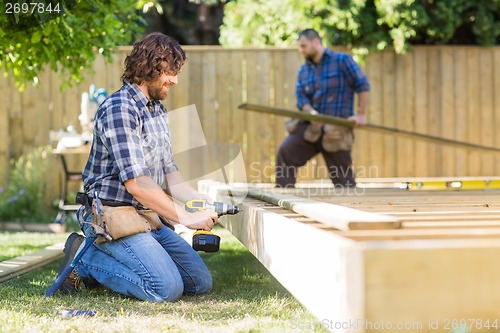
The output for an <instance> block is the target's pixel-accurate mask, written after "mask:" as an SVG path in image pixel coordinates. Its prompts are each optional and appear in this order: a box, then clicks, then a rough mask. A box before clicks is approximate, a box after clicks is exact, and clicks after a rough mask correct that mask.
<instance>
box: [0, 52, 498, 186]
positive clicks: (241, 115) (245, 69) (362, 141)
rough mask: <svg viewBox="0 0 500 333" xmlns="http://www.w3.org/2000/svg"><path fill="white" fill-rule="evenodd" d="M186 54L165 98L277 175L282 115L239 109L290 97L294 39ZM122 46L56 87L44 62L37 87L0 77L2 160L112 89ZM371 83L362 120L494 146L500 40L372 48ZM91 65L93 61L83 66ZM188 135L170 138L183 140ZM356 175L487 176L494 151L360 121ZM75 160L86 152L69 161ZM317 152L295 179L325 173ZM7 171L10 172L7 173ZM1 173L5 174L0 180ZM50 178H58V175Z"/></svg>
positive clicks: (263, 174) (252, 170) (257, 172)
mask: <svg viewBox="0 0 500 333" xmlns="http://www.w3.org/2000/svg"><path fill="white" fill-rule="evenodd" d="M185 49H186V51H187V54H188V58H189V61H188V62H187V63H186V65H185V66H184V68H183V69H182V72H181V74H180V75H179V84H178V86H176V87H175V88H174V89H173V90H172V91H171V92H170V95H169V98H168V99H167V101H166V102H165V104H166V106H167V108H168V109H175V108H179V107H183V106H187V105H190V104H195V105H196V108H197V110H198V113H199V117H200V119H201V122H202V125H203V129H204V134H205V137H206V138H207V141H209V142H210V141H223V142H231V143H235V144H238V145H239V146H240V147H241V151H242V153H243V157H244V161H245V164H246V172H247V178H248V181H249V182H271V181H273V167H274V163H275V155H276V152H277V149H278V147H279V144H280V143H281V141H282V139H283V138H284V137H285V135H286V133H285V130H284V126H283V121H284V120H283V119H282V118H279V117H275V116H272V115H269V116H266V115H264V116H263V115H261V114H254V113H250V112H246V111H241V110H239V109H237V106H238V105H239V104H240V103H243V102H251V103H259V104H266V105H275V106H280V107H287V108H292V109H293V108H294V107H295V102H296V100H295V95H294V90H295V79H296V73H297V69H298V67H299V66H300V64H301V63H302V61H303V60H302V58H301V56H300V55H299V54H298V52H297V50H296V49H295V48H241V49H227V48H222V47H198V46H189V47H186V48H185ZM129 51H130V48H127V47H125V48H121V49H120V50H119V52H118V53H117V54H116V56H115V61H114V62H113V63H112V64H108V63H105V61H104V59H103V58H100V57H99V58H97V60H96V62H95V67H94V73H93V74H89V75H88V77H87V79H86V81H85V82H84V83H82V84H81V85H80V86H78V87H74V88H71V89H68V90H66V91H64V92H61V91H60V89H59V86H60V83H61V79H60V78H59V77H58V76H57V74H55V73H52V72H46V73H44V74H43V75H42V76H41V77H40V85H39V87H38V88H32V87H29V88H28V89H26V90H25V91H24V92H22V93H19V92H18V91H17V89H16V88H15V86H14V84H13V82H12V80H11V79H9V78H7V79H5V78H3V77H2V78H0V166H1V168H2V169H3V170H8V167H9V165H8V160H9V159H10V158H15V157H17V156H19V155H20V154H22V153H23V152H27V151H29V150H30V149H31V148H32V147H34V146H39V145H44V144H47V143H49V131H50V130H55V131H57V130H60V129H64V128H65V127H66V126H67V125H68V124H69V123H70V122H71V123H72V124H74V125H77V129H78V128H79V126H78V124H79V121H78V115H79V113H80V101H81V94H82V92H84V91H88V89H89V85H90V84H92V83H93V84H95V85H96V86H97V87H104V88H106V90H107V91H108V92H113V91H115V90H116V89H118V88H119V87H120V86H121V83H120V76H121V70H122V66H123V60H124V58H125V55H126V54H127V52H129ZM363 68H364V71H365V73H366V74H367V76H368V78H369V80H370V82H371V85H372V90H371V92H370V101H369V108H368V120H369V122H371V123H374V124H383V125H385V126H390V127H397V128H403V129H405V130H410V131H416V132H419V133H426V134H431V135H436V136H442V137H445V138H451V139H457V140H461V141H469V142H473V143H480V144H483V145H491V146H500V133H499V132H498V131H497V130H496V129H498V128H500V107H499V106H498V105H499V104H500V47H491V48H485V47H450V46H446V47H444V46H443V47H440V46H436V47H414V48H413V49H412V51H411V52H410V53H409V54H407V55H395V54H394V53H393V52H392V51H385V52H381V53H376V54H372V55H370V56H369V58H368V59H367V61H366V63H365V64H364V67H363ZM89 72H90V71H89ZM184 139H185V138H174V143H175V141H176V140H184ZM353 154H354V156H353V157H354V163H355V168H356V172H357V174H358V177H428V176H429V177H431V176H493V175H498V174H499V173H500V163H498V162H499V161H500V159H499V157H500V156H494V155H488V154H484V153H478V152H473V151H472V152H471V151H465V150H462V149H458V148H448V147H441V146H438V145H435V144H429V143H422V142H418V141H412V140H409V139H401V138H397V137H394V136H387V135H382V134H374V133H368V132H365V131H363V130H357V131H356V143H355V148H354V152H353ZM75 163H76V164H75V165H76V166H77V167H81V166H82V165H83V163H84V160H79V161H77V162H75ZM323 166H324V164H323V161H322V158H321V157H318V158H316V159H315V160H313V161H311V162H310V163H309V164H308V166H306V167H305V168H303V169H302V171H301V173H300V179H302V180H310V179H316V178H325V177H326V172H325V169H324V168H323ZM5 174H7V173H5ZM5 180H6V178H5V176H4V178H3V180H2V183H4V182H5ZM51 181H53V182H54V184H57V183H58V182H57V179H56V178H54V179H52V180H51Z"/></svg>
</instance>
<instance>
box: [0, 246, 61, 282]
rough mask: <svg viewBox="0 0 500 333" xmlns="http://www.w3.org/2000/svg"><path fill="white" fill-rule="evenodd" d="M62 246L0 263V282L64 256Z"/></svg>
mask: <svg viewBox="0 0 500 333" xmlns="http://www.w3.org/2000/svg"><path fill="white" fill-rule="evenodd" d="M63 247H64V244H62V243H59V244H55V245H52V246H49V247H46V248H45V249H43V250H40V251H38V252H35V253H32V254H29V255H25V256H21V257H17V258H14V259H10V260H5V261H2V262H0V282H5V281H7V280H10V279H12V278H15V277H16V276H19V275H21V274H24V273H27V272H29V271H32V270H34V269H36V268H38V267H42V266H44V265H46V264H48V263H50V262H52V261H54V260H57V259H60V258H62V257H63V256H64V253H63V251H62V249H63Z"/></svg>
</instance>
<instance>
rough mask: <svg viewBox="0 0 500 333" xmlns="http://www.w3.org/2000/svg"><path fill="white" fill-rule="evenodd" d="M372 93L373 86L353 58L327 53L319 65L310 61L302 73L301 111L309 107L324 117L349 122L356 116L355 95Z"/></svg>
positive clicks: (300, 77) (301, 69)
mask: <svg viewBox="0 0 500 333" xmlns="http://www.w3.org/2000/svg"><path fill="white" fill-rule="evenodd" d="M368 90H370V83H369V82H368V79H367V78H366V76H365V75H364V74H363V71H362V70H361V68H360V67H359V65H358V64H357V63H356V62H355V61H354V60H353V59H352V57H351V56H349V55H348V54H345V53H338V52H333V51H332V50H330V49H325V52H324V54H323V57H322V58H321V60H320V62H319V63H318V64H314V63H313V62H311V61H307V62H306V63H305V64H303V65H302V66H301V67H300V69H299V74H298V78H297V86H296V95H297V107H298V108H299V110H302V107H303V106H304V104H307V103H308V104H311V106H312V107H313V108H314V109H315V110H316V111H318V112H319V113H321V114H326V115H330V116H335V117H342V118H347V117H349V116H352V115H353V114H354V110H353V104H354V93H359V92H362V91H368Z"/></svg>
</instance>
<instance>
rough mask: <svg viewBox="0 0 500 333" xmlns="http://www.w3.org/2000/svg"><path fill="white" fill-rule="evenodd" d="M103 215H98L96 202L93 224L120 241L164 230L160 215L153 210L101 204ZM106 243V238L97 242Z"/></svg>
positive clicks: (93, 209) (93, 211)
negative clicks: (131, 236) (136, 235)
mask: <svg viewBox="0 0 500 333" xmlns="http://www.w3.org/2000/svg"><path fill="white" fill-rule="evenodd" d="M99 207H100V208H101V214H100V215H99V214H97V208H96V205H95V200H93V203H92V222H93V223H95V224H97V225H98V226H101V227H102V228H104V230H105V231H106V232H107V233H108V234H109V235H110V236H111V237H112V238H113V239H120V238H123V237H126V236H130V235H135V234H138V233H141V232H147V231H151V230H158V229H161V228H163V223H162V222H161V220H160V218H159V216H158V214H156V213H155V212H154V211H152V210H149V209H147V210H137V209H135V207H133V206H118V207H111V206H104V205H101V203H100V202H99ZM96 241H97V242H98V243H101V242H103V241H105V238H104V237H100V238H98V239H97V240H96Z"/></svg>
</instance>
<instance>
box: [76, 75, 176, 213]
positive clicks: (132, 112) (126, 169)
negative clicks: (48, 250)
mask: <svg viewBox="0 0 500 333" xmlns="http://www.w3.org/2000/svg"><path fill="white" fill-rule="evenodd" d="M176 170H177V166H176V165H175V163H174V160H173V153H172V147H171V144H170V130H169V127H168V118H167V110H166V109H165V107H164V106H163V104H161V103H160V102H159V101H154V102H151V101H149V100H148V99H147V97H146V95H144V93H143V92H142V91H141V90H140V89H139V87H138V86H137V85H135V84H131V83H128V82H127V83H125V84H124V85H123V86H122V88H121V89H120V90H118V91H117V92H115V93H114V94H112V95H111V96H109V98H107V99H106V100H105V101H104V102H103V103H102V104H101V106H100V107H99V109H98V110H97V114H96V117H95V119H94V138H93V142H92V148H91V151H90V155H89V159H88V161H87V165H86V166H85V169H84V171H83V182H84V185H85V192H86V193H87V195H89V196H91V197H94V193H95V191H97V193H98V195H99V198H100V199H106V200H113V201H118V202H122V203H130V204H132V205H134V206H137V207H143V206H142V205H141V204H140V203H139V202H138V201H137V200H136V199H135V198H134V197H133V196H132V195H131V194H130V193H128V192H127V189H126V188H125V186H124V185H123V184H124V182H125V181H126V180H129V179H133V178H137V177H139V176H149V177H151V178H152V179H153V180H154V181H155V182H156V183H157V184H158V185H159V186H160V187H162V188H166V184H165V175H166V174H167V173H169V172H172V171H176Z"/></svg>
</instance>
